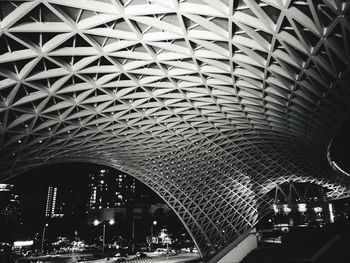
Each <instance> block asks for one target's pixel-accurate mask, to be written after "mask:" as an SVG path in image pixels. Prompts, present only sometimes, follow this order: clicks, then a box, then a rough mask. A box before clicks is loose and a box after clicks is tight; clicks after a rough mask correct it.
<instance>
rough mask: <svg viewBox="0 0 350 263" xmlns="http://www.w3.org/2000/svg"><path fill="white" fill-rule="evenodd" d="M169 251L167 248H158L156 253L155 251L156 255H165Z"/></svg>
mask: <svg viewBox="0 0 350 263" xmlns="http://www.w3.org/2000/svg"><path fill="white" fill-rule="evenodd" d="M167 251H168V250H167V249H166V248H157V249H156V251H154V254H158V255H165V254H166V253H167Z"/></svg>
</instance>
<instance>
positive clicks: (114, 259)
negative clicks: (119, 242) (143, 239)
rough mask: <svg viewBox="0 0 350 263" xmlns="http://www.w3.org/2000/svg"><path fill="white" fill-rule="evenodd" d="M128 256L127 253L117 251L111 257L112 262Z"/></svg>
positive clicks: (120, 260) (121, 260) (122, 260)
mask: <svg viewBox="0 0 350 263" xmlns="http://www.w3.org/2000/svg"><path fill="white" fill-rule="evenodd" d="M127 258H128V254H121V253H117V254H115V255H114V257H112V258H111V259H112V262H125V261H126V259H127Z"/></svg>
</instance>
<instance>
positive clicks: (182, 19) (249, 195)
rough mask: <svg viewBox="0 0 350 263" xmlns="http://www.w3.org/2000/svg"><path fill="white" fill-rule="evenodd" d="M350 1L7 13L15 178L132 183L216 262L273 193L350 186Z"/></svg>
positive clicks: (4, 118) (0, 9)
mask: <svg viewBox="0 0 350 263" xmlns="http://www.w3.org/2000/svg"><path fill="white" fill-rule="evenodd" d="M349 9H350V5H349V1H345V0H344V1H341V0H339V1H338V0H323V1H306V0H305V1H302V0H299V1H291V0H284V1H271V0H261V1H254V0H236V1H234V0H232V1H230V0H187V1H186V0H179V1H178V0H128V1H127V0H120V1H117V0H94V1H93V0H74V1H71V0H45V1H44V0H32V1H1V2H0V48H1V49H0V151H1V155H0V167H1V172H0V173H1V177H0V178H1V179H6V178H9V177H11V176H15V175H17V174H19V173H21V172H23V171H25V170H27V169H33V168H35V167H39V166H41V165H45V164H48V163H52V162H63V161H87V162H97V163H103V164H107V165H109V166H112V167H116V168H118V169H121V170H123V171H126V172H128V173H130V174H131V175H133V176H135V177H136V178H138V179H140V180H141V181H143V182H144V183H146V184H147V185H148V186H150V187H151V188H152V189H154V190H155V191H157V192H158V193H159V195H161V196H162V197H163V198H164V199H165V200H166V201H167V202H168V203H169V204H170V205H171V206H172V207H173V209H174V210H175V211H176V212H177V214H178V215H179V217H180V218H181V219H182V221H183V222H184V223H185V225H186V227H187V228H188V230H189V231H190V233H191V235H192V236H193V237H194V239H195V241H196V243H197V244H198V245H199V247H200V248H201V252H202V254H203V256H204V257H210V256H211V255H213V254H215V253H217V252H218V251H220V250H221V249H222V248H223V247H225V246H226V245H227V244H228V243H229V242H230V241H232V240H234V239H235V238H237V236H239V235H240V234H241V233H243V232H244V231H245V230H246V229H248V228H250V227H251V226H253V225H254V224H255V222H256V221H257V219H258V216H259V214H260V215H261V214H263V213H264V211H266V208H267V207H268V205H269V204H270V203H269V202H270V200H267V198H266V196H265V195H264V194H266V193H267V192H268V191H269V190H270V189H272V188H273V187H274V185H275V184H277V183H282V182H285V181H290V180H291V181H299V182H305V181H309V182H315V183H317V184H322V185H323V186H326V187H328V188H329V189H330V192H329V195H330V196H331V197H334V198H336V197H341V196H345V195H348V189H349V179H348V178H347V177H346V176H344V175H342V174H335V173H332V171H331V170H330V169H329V170H328V168H327V161H326V154H327V146H328V143H329V140H330V139H331V136H332V134H333V133H334V131H335V129H336V127H337V125H338V123H340V122H341V120H342V118H344V116H345V114H346V112H347V111H348V110H349V104H350V103H349V101H350V94H349V93H350V92H349V86H347V85H348V84H347V81H346V80H349V74H348V72H349V71H348V69H349V61H350V48H349V47H350V44H349V43H350V19H349Z"/></svg>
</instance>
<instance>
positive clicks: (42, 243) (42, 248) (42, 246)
mask: <svg viewBox="0 0 350 263" xmlns="http://www.w3.org/2000/svg"><path fill="white" fill-rule="evenodd" d="M48 225H49V224H48V223H46V224H45V225H44V227H43V235H42V237H41V254H43V251H44V240H45V232H46V227H47V226H48Z"/></svg>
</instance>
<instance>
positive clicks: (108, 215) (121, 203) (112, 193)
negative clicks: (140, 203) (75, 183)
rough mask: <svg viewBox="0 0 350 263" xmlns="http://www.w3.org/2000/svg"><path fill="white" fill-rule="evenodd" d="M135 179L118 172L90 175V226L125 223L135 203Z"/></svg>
mask: <svg viewBox="0 0 350 263" xmlns="http://www.w3.org/2000/svg"><path fill="white" fill-rule="evenodd" d="M135 184H136V182H135V179H134V178H132V177H131V176H128V175H126V174H124V173H122V172H120V171H117V170H112V169H111V170H109V169H100V170H97V171H95V172H92V173H91V174H90V175H89V192H90V196H89V203H88V224H93V223H94V221H96V220H98V221H109V220H114V221H116V222H118V223H122V222H124V221H125V219H126V216H127V213H128V212H127V211H129V210H128V209H127V208H130V205H131V204H132V203H133V200H134V194H135Z"/></svg>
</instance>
